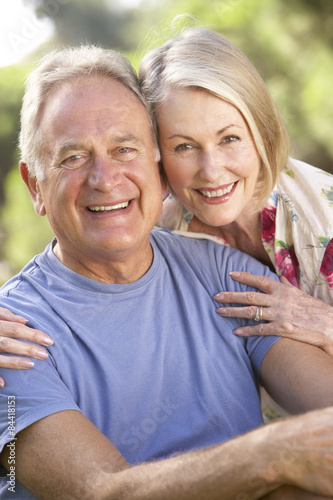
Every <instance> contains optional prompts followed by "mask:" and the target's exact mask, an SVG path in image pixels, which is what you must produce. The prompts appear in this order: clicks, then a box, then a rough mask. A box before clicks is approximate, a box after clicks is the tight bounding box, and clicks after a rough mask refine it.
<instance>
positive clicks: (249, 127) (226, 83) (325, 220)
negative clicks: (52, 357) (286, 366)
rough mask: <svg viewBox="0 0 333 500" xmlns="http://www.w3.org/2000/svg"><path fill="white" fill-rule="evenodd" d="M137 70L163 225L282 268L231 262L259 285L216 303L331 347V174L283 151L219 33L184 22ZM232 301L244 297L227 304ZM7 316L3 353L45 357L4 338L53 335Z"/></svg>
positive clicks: (43, 339)
mask: <svg viewBox="0 0 333 500" xmlns="http://www.w3.org/2000/svg"><path fill="white" fill-rule="evenodd" d="M139 73H140V75H139V76H140V80H141V86H142V91H143V93H144V96H145V98H146V99H147V100H148V101H149V102H150V103H151V108H152V113H153V114H154V117H155V120H156V123H157V128H158V134H159V142H160V149H161V157H162V164H163V167H164V171H165V174H166V176H167V179H168V183H169V186H170V190H171V192H172V197H169V198H168V199H167V200H166V201H165V202H164V205H165V206H164V210H163V214H162V216H161V219H160V221H159V223H160V225H162V226H164V227H168V228H170V229H174V230H178V231H179V232H181V233H182V234H184V235H185V236H190V237H211V238H214V239H216V241H218V242H219V243H222V244H229V245H231V246H233V247H236V248H238V249H240V250H242V251H244V252H246V253H248V254H250V255H252V256H254V257H256V258H257V259H258V260H260V261H262V262H264V263H265V264H267V265H268V266H269V267H270V268H271V269H273V270H275V271H276V273H277V274H278V275H279V276H280V280H281V283H278V282H275V281H273V280H270V279H269V278H267V277H262V276H254V275H250V274H248V273H244V272H238V270H237V269H235V271H234V272H233V275H232V276H233V278H234V279H235V280H238V281H240V282H243V283H246V284H249V285H253V286H254V287H256V288H258V289H259V290H261V291H262V292H264V293H255V292H253V293H246V294H244V293H240V292H239V293H236V292H233V293H232V292H223V293H220V294H218V295H217V296H216V297H215V299H216V300H217V301H218V302H221V303H222V304H223V307H220V308H218V309H217V311H218V313H219V314H220V315H221V316H230V317H232V316H234V317H235V316H237V317H244V318H254V319H255V320H258V325H256V326H248V327H242V328H239V329H238V330H235V334H241V335H254V334H259V335H270V334H279V335H281V336H287V337H292V338H294V339H297V340H299V341H304V342H307V343H311V344H315V345H317V346H318V347H320V348H322V349H324V350H325V351H326V352H328V353H330V354H331V355H333V240H332V238H333V176H332V175H330V174H328V173H327V172H324V171H322V170H319V169H317V168H315V167H312V166H310V165H307V164H305V163H302V162H299V161H296V160H294V159H291V158H290V157H289V156H288V155H289V141H288V136H287V133H286V131H285V127H284V124H283V121H282V119H281V117H280V115H279V112H278V110H277V109H276V106H275V104H274V102H273V101H272V98H271V97H270V95H269V93H268V91H267V89H266V86H265V84H264V83H263V81H262V79H261V77H260V76H259V74H258V72H257V71H256V70H255V68H254V67H253V65H252V64H251V63H250V62H249V61H248V59H247V58H246V57H245V55H244V54H243V53H242V52H241V51H240V50H239V49H238V48H237V47H235V46H234V45H233V44H232V43H230V42H229V41H228V40H226V39H225V38H223V37H222V36H220V35H219V34H217V33H215V32H213V31H210V30H207V29H203V28H189V29H186V30H184V31H183V32H182V33H181V34H180V35H179V36H178V37H175V38H172V39H170V40H168V41H167V42H166V43H165V44H164V45H162V46H161V47H158V48H156V49H153V50H151V51H150V52H149V53H148V54H147V55H146V56H145V57H144V58H143V60H142V63H141V67H140V72H139ZM235 303H237V304H241V306H240V307H232V306H229V307H228V304H235ZM0 319H3V320H6V322H5V323H4V322H1V321H0V335H4V336H5V338H4V339H3V346H2V351H7V352H11V353H14V354H19V355H29V356H31V357H43V356H45V353H44V351H43V350H40V349H39V350H38V348H37V347H36V346H29V347H27V344H22V343H19V342H17V341H15V340H12V339H10V338H9V337H15V338H22V339H26V340H31V341H34V342H37V343H39V344H41V345H48V344H49V343H50V342H51V340H50V339H49V338H48V337H47V336H44V335H43V334H42V333H41V332H34V334H33V335H34V337H33V338H31V334H30V333H29V329H28V328H24V327H22V325H21V326H20V325H19V323H18V322H21V323H24V320H23V319H22V318H17V317H14V316H13V315H11V314H10V313H9V312H8V311H5V310H1V309H0ZM259 320H266V322H264V323H262V322H259ZM14 321H16V322H17V323H16V324H15V323H14ZM28 349H29V351H28ZM21 363H26V366H24V365H21ZM29 363H30V365H29ZM9 364H10V366H12V367H13V368H19V367H20V368H29V366H31V364H32V363H31V361H29V360H26V359H25V360H24V359H23V358H17V359H15V358H11V359H10V361H9V358H8V357H6V358H4V357H3V358H2V359H1V356H0V367H1V366H7V367H8V366H9ZM1 383H2V384H3V381H2V380H1V379H0V384H1Z"/></svg>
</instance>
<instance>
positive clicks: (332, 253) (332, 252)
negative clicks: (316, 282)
mask: <svg viewBox="0 0 333 500" xmlns="http://www.w3.org/2000/svg"><path fill="white" fill-rule="evenodd" d="M320 273H321V274H322V275H323V276H325V277H326V279H327V283H328V286H329V287H330V288H333V239H332V240H331V241H330V242H329V244H328V245H327V247H326V250H325V254H324V258H323V262H322V263H321V267H320Z"/></svg>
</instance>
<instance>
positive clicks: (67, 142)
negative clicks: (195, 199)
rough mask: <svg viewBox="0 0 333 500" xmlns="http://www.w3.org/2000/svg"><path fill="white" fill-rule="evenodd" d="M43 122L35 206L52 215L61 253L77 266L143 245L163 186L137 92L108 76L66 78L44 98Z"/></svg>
mask: <svg viewBox="0 0 333 500" xmlns="http://www.w3.org/2000/svg"><path fill="white" fill-rule="evenodd" d="M40 129H41V131H42V139H43V141H44V144H45V145H46V149H44V152H45V154H44V172H45V175H44V180H42V181H38V182H37V186H36V187H37V190H39V191H40V195H39V196H37V198H36V201H35V208H36V211H37V212H38V213H39V214H40V215H44V214H47V217H48V219H49V221H50V224H51V226H52V228H53V230H54V232H55V235H56V237H57V241H58V245H59V248H60V250H61V255H62V259H61V260H62V261H63V262H64V263H65V264H66V263H67V265H69V267H71V268H72V269H74V270H76V271H78V272H80V268H82V266H83V267H84V266H85V265H86V262H90V261H97V262H99V261H100V262H101V263H103V262H104V261H108V260H110V259H111V261H112V260H114V259H115V260H118V259H119V260H122V259H123V258H124V257H125V258H127V257H128V256H129V257H130V256H131V255H134V254H135V255H136V256H137V255H138V252H140V253H141V252H145V251H146V249H147V245H149V233H150V231H151V229H152V227H153V226H154V224H155V223H156V221H157V219H158V217H159V215H160V212H161V209H162V186H161V181H160V176H159V171H158V165H157V163H156V151H155V149H154V145H153V141H152V138H151V133H150V129H149V124H148V119H147V115H146V112H145V109H144V107H143V105H142V104H141V103H140V101H139V100H138V99H137V98H136V97H135V95H134V94H133V93H132V92H131V91H129V90H128V89H127V88H126V87H125V86H124V85H122V84H121V83H120V82H118V81H117V80H114V79H111V78H109V77H103V76H102V77H101V76H99V77H88V78H86V79H84V80H82V81H79V82H78V83H76V84H75V85H68V84H66V85H65V86H62V87H60V88H59V90H58V91H57V92H56V93H55V95H53V96H52V97H50V98H49V99H48V101H47V102H46V104H45V105H44V107H43V110H42V115H41V121H40ZM143 255H144V253H143ZM77 265H78V266H77ZM83 274H85V273H83Z"/></svg>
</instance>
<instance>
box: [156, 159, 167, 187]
mask: <svg viewBox="0 0 333 500" xmlns="http://www.w3.org/2000/svg"><path fill="white" fill-rule="evenodd" d="M158 168H159V171H160V178H161V186H162V191H163V192H164V191H166V190H167V189H168V181H167V178H166V175H165V173H164V168H163V166H162V161H161V160H160V161H159V162H158Z"/></svg>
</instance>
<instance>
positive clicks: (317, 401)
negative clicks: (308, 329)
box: [261, 338, 333, 413]
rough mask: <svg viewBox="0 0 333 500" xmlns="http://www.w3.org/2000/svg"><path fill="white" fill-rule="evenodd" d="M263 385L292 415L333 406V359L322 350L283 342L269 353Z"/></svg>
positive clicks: (265, 363)
mask: <svg viewBox="0 0 333 500" xmlns="http://www.w3.org/2000/svg"><path fill="white" fill-rule="evenodd" d="M261 383H262V385H263V386H264V387H265V389H266V390H267V392H268V393H269V394H270V395H271V396H272V397H273V399H275V401H276V402H277V403H279V404H280V405H281V406H282V407H283V408H285V409H286V410H287V411H289V412H290V413H301V412H306V411H309V410H313V409H316V408H323V407H326V406H329V405H332V404H333V358H332V357H331V356H329V355H328V354H326V353H325V352H324V351H323V350H321V349H319V348H318V347H314V346H311V345H309V344H305V343H303V342H297V341H295V340H291V339H286V338H281V339H279V340H278V341H277V342H275V344H273V345H272V347H271V348H270V349H269V351H268V352H267V354H266V356H265V358H264V360H263V362H262V366H261Z"/></svg>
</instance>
